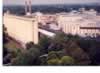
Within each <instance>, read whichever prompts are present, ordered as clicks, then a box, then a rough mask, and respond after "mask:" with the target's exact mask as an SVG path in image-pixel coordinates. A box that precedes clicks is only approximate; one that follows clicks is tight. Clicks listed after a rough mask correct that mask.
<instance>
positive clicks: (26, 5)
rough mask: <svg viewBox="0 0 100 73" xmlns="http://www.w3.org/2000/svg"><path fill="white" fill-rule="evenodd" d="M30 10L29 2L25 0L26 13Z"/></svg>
mask: <svg viewBox="0 0 100 73" xmlns="http://www.w3.org/2000/svg"><path fill="white" fill-rule="evenodd" d="M27 12H28V4H27V1H25V14H27Z"/></svg>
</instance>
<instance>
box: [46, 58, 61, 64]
mask: <svg viewBox="0 0 100 73" xmlns="http://www.w3.org/2000/svg"><path fill="white" fill-rule="evenodd" d="M47 64H48V65H59V64H60V63H59V59H58V58H55V59H50V60H48V61H47Z"/></svg>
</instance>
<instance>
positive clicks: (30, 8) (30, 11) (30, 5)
mask: <svg viewBox="0 0 100 73" xmlns="http://www.w3.org/2000/svg"><path fill="white" fill-rule="evenodd" d="M29 13H30V14H31V13H32V3H31V0H29Z"/></svg>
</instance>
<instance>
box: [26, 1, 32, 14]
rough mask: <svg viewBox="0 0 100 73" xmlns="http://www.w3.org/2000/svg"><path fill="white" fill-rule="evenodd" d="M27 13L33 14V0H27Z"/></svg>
mask: <svg viewBox="0 0 100 73" xmlns="http://www.w3.org/2000/svg"><path fill="white" fill-rule="evenodd" d="M25 14H26V15H27V16H30V15H31V14H32V3H31V0H26V1H25Z"/></svg>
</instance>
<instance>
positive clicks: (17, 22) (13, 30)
mask: <svg viewBox="0 0 100 73" xmlns="http://www.w3.org/2000/svg"><path fill="white" fill-rule="evenodd" d="M3 24H4V25H5V27H6V28H7V32H8V34H9V35H10V36H11V37H13V38H14V39H16V40H17V41H19V42H20V43H21V44H22V45H25V44H26V43H28V42H31V41H32V42H34V44H37V43H38V24H37V22H36V20H35V19H33V18H27V17H21V16H15V15H10V14H4V16H3Z"/></svg>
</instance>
